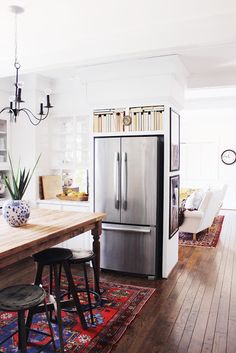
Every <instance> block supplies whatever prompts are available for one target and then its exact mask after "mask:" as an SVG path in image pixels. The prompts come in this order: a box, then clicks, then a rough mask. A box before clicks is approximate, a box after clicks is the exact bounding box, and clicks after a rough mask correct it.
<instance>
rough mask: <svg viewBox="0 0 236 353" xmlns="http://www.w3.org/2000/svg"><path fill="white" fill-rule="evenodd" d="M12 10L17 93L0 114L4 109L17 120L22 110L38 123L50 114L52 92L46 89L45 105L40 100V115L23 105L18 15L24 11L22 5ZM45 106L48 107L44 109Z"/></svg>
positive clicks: (35, 123) (11, 7)
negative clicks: (18, 54)
mask: <svg viewBox="0 0 236 353" xmlns="http://www.w3.org/2000/svg"><path fill="white" fill-rule="evenodd" d="M10 10H11V12H12V13H14V15H15V61H14V67H15V69H16V77H15V83H14V86H15V94H14V96H11V97H10V98H9V101H10V104H9V106H8V107H5V108H3V109H2V110H0V114H1V113H3V112H4V111H7V112H8V113H9V114H10V121H14V122H16V120H17V119H16V118H17V117H18V116H19V115H20V113H21V112H23V113H25V114H26V116H27V117H28V118H29V120H30V122H31V123H32V124H33V125H38V124H39V123H40V122H41V121H43V120H45V119H46V118H47V116H48V114H49V110H50V108H52V107H53V106H52V105H51V103H50V93H51V90H49V89H46V90H45V94H46V105H44V103H43V102H40V107H39V113H38V116H37V115H35V114H33V113H32V111H31V110H30V109H28V108H25V107H22V108H21V104H22V103H24V101H23V100H22V98H21V94H22V83H21V82H20V81H19V69H20V67H21V65H20V63H19V61H18V57H17V49H18V47H17V44H18V43H17V34H18V33H17V16H18V15H19V14H22V13H23V12H24V9H23V7H21V6H16V5H13V6H10ZM44 108H45V109H46V110H45V111H44Z"/></svg>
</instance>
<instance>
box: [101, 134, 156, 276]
mask: <svg viewBox="0 0 236 353" xmlns="http://www.w3.org/2000/svg"><path fill="white" fill-rule="evenodd" d="M94 211H95V212H105V213H106V214H107V216H106V219H105V221H104V222H103V224H102V236H101V262H100V265H101V268H103V269H110V270H116V271H122V272H127V273H134V274H140V275H147V276H160V275H161V271H162V265H161V264H162V228H163V136H129V137H96V138H95V139H94Z"/></svg>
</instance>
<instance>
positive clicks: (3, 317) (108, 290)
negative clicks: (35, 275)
mask: <svg viewBox="0 0 236 353" xmlns="http://www.w3.org/2000/svg"><path fill="white" fill-rule="evenodd" d="M63 282H64V279H63ZM77 283H78V286H80V285H81V284H82V285H83V283H82V279H81V278H79V277H78V280H77ZM65 288H66V286H65ZM154 291H155V289H153V288H146V287H137V286H132V285H123V284H117V283H108V282H102V283H101V292H102V303H101V306H99V307H97V308H96V309H94V310H93V312H94V319H95V324H93V325H92V324H91V321H90V316H89V313H88V312H86V313H85V316H86V321H87V324H88V327H89V328H88V330H83V329H82V327H81V324H80V321H79V319H78V316H77V314H75V313H71V312H70V313H69V312H65V311H63V313H62V314H63V323H64V330H63V331H64V340H65V341H66V344H65V352H68V353H108V352H110V351H111V350H112V347H113V346H114V344H116V343H117V341H118V340H119V339H120V338H121V336H122V335H123V333H124V332H125V331H126V329H127V327H128V326H129V325H130V323H131V322H132V321H133V320H134V319H135V317H136V315H137V314H138V313H139V312H140V310H141V309H142V307H143V306H144V304H145V303H146V302H147V300H148V299H149V298H150V297H151V295H152V294H153V293H154ZM81 299H82V300H83V298H81ZM16 327H17V320H16V314H15V313H1V314H0V341H3V339H4V338H5V337H6V336H8V335H9V334H10V333H11V332H14V330H15V329H16ZM32 328H35V329H41V330H42V328H43V330H45V331H47V332H48V328H47V325H46V324H45V316H44V314H36V315H35V316H34V321H33V325H32ZM53 329H54V335H55V340H56V345H57V347H59V340H58V332H57V325H56V324H53ZM47 339H48V338H45V340H44V338H42V336H40V335H39V334H38V333H30V341H31V342H32V341H33V345H31V346H30V348H28V352H29V353H35V352H37V350H38V349H39V344H41V345H42V344H45V343H46V342H47V341H46V340H47ZM0 352H4V353H5V352H7V353H13V352H14V353H17V352H19V351H18V349H17V335H14V336H13V337H12V338H11V339H9V340H8V341H7V342H6V343H5V344H4V345H3V346H2V347H0ZM42 352H43V353H49V352H50V353H52V352H53V348H52V345H51V344H50V345H49V346H48V347H46V348H44V349H43V350H42ZM58 352H59V349H58Z"/></svg>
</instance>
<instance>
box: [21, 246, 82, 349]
mask: <svg viewBox="0 0 236 353" xmlns="http://www.w3.org/2000/svg"><path fill="white" fill-rule="evenodd" d="M71 257H72V252H71V251H70V250H69V249H64V248H50V249H47V250H43V251H41V252H39V253H37V254H35V255H33V259H34V261H35V262H37V272H36V277H35V284H36V285H39V284H41V283H42V275H43V270H44V267H45V266H49V277H50V278H49V292H50V294H52V286H53V282H54V294H55V299H56V306H57V321H58V332H59V339H60V345H61V352H64V342H63V330H62V318H61V302H60V299H61V294H60V280H59V276H58V266H60V267H62V268H63V269H64V271H65V274H66V278H67V281H68V285H69V287H70V288H71V294H72V297H73V300H74V304H75V307H76V310H77V313H78V315H79V318H80V322H81V324H82V327H83V328H84V329H87V324H86V321H85V318H84V315H83V311H82V308H81V304H80V300H79V298H78V295H77V292H76V288H75V285H74V281H73V277H72V274H71V270H70V266H69V264H68V260H69V259H70V258H71ZM31 321H32V313H31V312H29V315H28V319H27V324H30V323H31Z"/></svg>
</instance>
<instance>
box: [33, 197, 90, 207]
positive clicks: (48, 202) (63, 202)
mask: <svg viewBox="0 0 236 353" xmlns="http://www.w3.org/2000/svg"><path fill="white" fill-rule="evenodd" d="M36 203H37V205H60V206H75V207H76V206H78V207H89V201H69V200H68V201H67V200H60V199H49V200H37V201H36Z"/></svg>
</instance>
